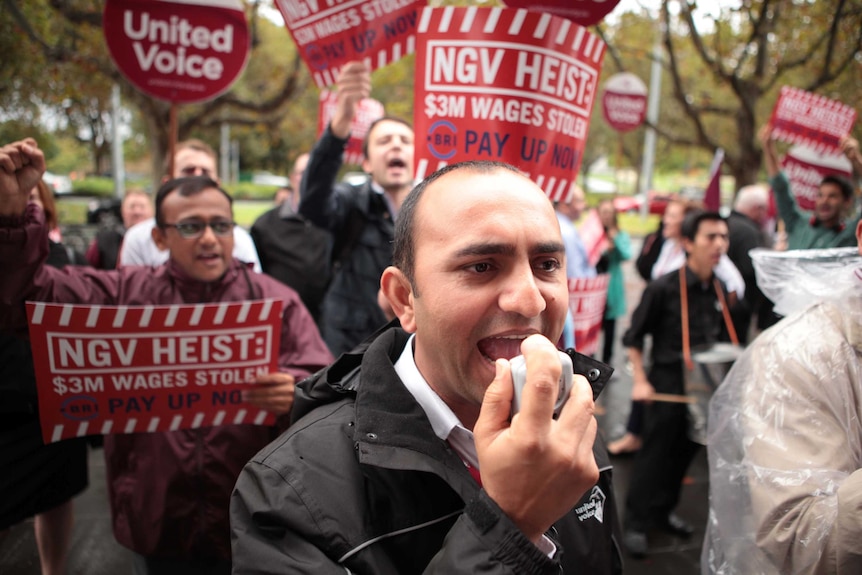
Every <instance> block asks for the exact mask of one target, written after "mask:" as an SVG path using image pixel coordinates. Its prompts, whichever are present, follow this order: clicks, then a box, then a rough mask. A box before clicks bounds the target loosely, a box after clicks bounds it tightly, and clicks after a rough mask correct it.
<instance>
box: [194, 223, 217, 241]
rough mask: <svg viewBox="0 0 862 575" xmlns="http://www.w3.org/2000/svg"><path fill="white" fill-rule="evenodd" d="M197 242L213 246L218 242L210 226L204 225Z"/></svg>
mask: <svg viewBox="0 0 862 575" xmlns="http://www.w3.org/2000/svg"><path fill="white" fill-rule="evenodd" d="M198 241H199V242H202V243H205V244H213V243H215V242H217V241H218V237H217V236H216V234H215V232H214V231H213V229H212V226H210V225H209V224H207V225H206V227H205V228H204V231H203V233H202V234H201V237H199V238H198Z"/></svg>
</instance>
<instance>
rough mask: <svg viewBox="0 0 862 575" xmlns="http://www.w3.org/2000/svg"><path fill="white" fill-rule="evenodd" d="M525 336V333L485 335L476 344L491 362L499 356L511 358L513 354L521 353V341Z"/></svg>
mask: <svg viewBox="0 0 862 575" xmlns="http://www.w3.org/2000/svg"><path fill="white" fill-rule="evenodd" d="M526 338H527V335H507V336H498V337H486V338H485V339H483V340H481V341H479V343H477V344H476V345H477V347H478V348H479V352H480V353H481V354H482V355H483V356H485V358H486V359H487V360H488V361H490V362H492V363H493V362H494V361H496V360H498V359H500V358H503V359H512V358H513V357H515V356H518V355H521V342H523V341H524V340H525V339H526Z"/></svg>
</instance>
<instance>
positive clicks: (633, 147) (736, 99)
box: [0, 0, 862, 186]
mask: <svg viewBox="0 0 862 575" xmlns="http://www.w3.org/2000/svg"><path fill="white" fill-rule="evenodd" d="M444 3H446V4H458V5H463V4H465V3H470V2H465V1H463V0H453V1H451V2H444ZM709 4H710V5H709V6H706V5H704V6H703V7H702V6H699V5H698V4H696V3H695V2H693V1H691V0H664V1H663V2H662V4H661V8H660V10H658V11H653V12H650V11H648V10H647V9H645V8H642V9H641V10H639V11H636V12H630V13H622V14H612V16H613V17H612V18H609V19H607V20H606V21H605V22H603V23H601V24H600V25H598V26H597V27H594V29H595V30H596V31H597V32H598V33H599V35H600V36H601V37H602V38H603V39H605V41H606V43H607V44H608V51H607V54H606V57H605V63H604V67H603V72H602V82H604V80H606V79H607V78H608V77H610V76H611V75H612V74H614V73H616V72H620V71H629V72H633V73H635V74H637V75H638V76H640V77H641V78H642V79H643V80H644V81H645V83H647V84H648V83H649V69H650V58H651V53H652V49H653V45H654V42H655V40H656V38H659V40H660V42H661V47H662V52H663V55H662V58H661V63H662V69H663V79H662V97H661V111H660V116H659V120H658V122H657V125H656V126H655V128H656V130H657V132H658V134H659V146H658V150H657V155H656V157H657V163H658V164H659V165H660V166H666V167H686V166H690V165H693V164H697V165H708V164H709V159H710V158H711V156H712V154H713V152H714V150H715V149H716V148H717V147H722V148H724V149H725V152H726V166H727V169H728V171H729V173H731V174H732V175H733V176H734V177H735V178H736V182H737V185H738V186H739V185H743V184H746V183H750V182H752V181H754V180H756V179H757V176H758V173H759V169H760V159H761V151H760V149H759V145H758V143H757V141H756V137H755V135H756V132H757V129H758V127H759V126H760V125H761V124H762V123H764V122H765V121H766V120H767V119H768V117H769V114H770V112H771V110H772V107H773V105H774V103H775V100H776V97H777V94H778V90H779V89H780V88H781V86H783V85H791V86H796V87H799V88H802V89H805V90H809V91H813V92H817V93H819V94H822V95H824V96H827V97H830V98H834V99H837V100H841V101H842V102H844V103H846V104H848V105H850V106H853V107H854V108H856V109H857V110H859V109H862V0H835V1H833V2H816V1H814V0H790V1H788V0H739V1H735V2H728V1H722V2H717V3H709ZM713 4H716V5H713ZM485 5H487V4H485ZM0 6H2V9H0V50H2V51H3V54H4V57H3V59H4V65H3V67H2V68H0V102H2V104H0V117H2V118H3V120H4V127H3V129H2V130H0V136H4V137H9V136H14V135H18V136H20V135H24V134H18V133H17V131H20V130H25V129H27V127H28V126H29V127H31V128H32V131H31V133H33V132H35V133H40V134H46V135H50V133H51V132H52V131H62V132H64V133H65V134H66V136H67V137H74V138H77V139H78V140H80V141H81V142H83V143H84V144H86V146H87V147H88V149H89V152H90V157H91V166H92V168H91V169H92V170H93V171H102V170H104V169H105V164H106V154H107V150H108V149H109V143H110V137H109V132H108V124H109V122H110V117H109V115H108V113H107V110H108V102H109V97H110V90H111V87H112V86H113V85H114V84H117V85H119V86H120V87H121V90H122V94H123V100H124V103H125V105H126V106H127V107H128V108H129V110H130V111H131V112H132V113H133V119H132V123H133V126H134V127H135V129H136V130H137V131H139V132H140V133H142V134H143V136H144V138H143V140H144V141H145V142H146V143H147V144H148V146H147V147H148V152H149V155H150V157H151V158H152V171H153V176H154V177H156V178H157V177H158V176H159V175H160V170H161V169H162V158H164V156H165V154H166V151H167V147H168V128H169V109H170V106H169V104H167V103H165V102H163V101H160V100H157V99H154V98H151V97H149V96H147V95H145V94H143V93H141V92H140V91H138V90H137V89H135V88H134V87H133V86H132V85H131V84H129V83H128V82H127V81H126V80H125V79H124V78H123V76H122V75H121V74H120V73H119V71H118V70H117V69H116V67H115V65H114V64H113V62H112V61H111V59H110V57H109V55H108V51H107V48H106V46H105V41H104V38H103V34H102V30H101V21H102V10H103V6H104V4H103V0H33V1H29V2H26V3H22V2H16V1H15V0H0ZM246 6H247V8H246V12H247V18H248V21H249V26H250V30H251V36H252V45H251V54H250V58H249V61H248V65H247V67H246V69H245V71H244V72H243V74H242V76H241V78H240V79H239V80H238V81H237V82H236V83H235V84H234V85H233V86H232V87H231V89H230V90H228V91H227V92H225V93H224V94H222V95H221V96H219V97H218V98H215V99H213V100H211V101H209V102H206V103H203V104H197V105H185V106H181V107H180V109H179V115H178V132H179V138H180V139H183V138H187V137H200V138H203V139H205V140H206V141H209V142H212V143H215V142H217V141H218V137H219V127H220V125H221V124H222V123H227V124H228V125H229V126H231V130H232V132H231V135H232V138H235V139H237V140H239V141H240V148H241V150H242V157H241V162H242V165H243V167H245V168H252V167H253V168H260V169H272V170H275V171H281V172H286V170H287V169H288V168H287V164H288V162H289V161H290V160H292V159H293V158H294V157H295V156H297V155H298V154H300V153H301V152H303V151H307V150H308V149H309V148H310V146H311V144H312V143H313V141H314V138H315V135H316V130H317V105H318V90H317V89H316V88H315V87H314V86H313V83H312V82H311V79H310V77H309V74H308V72H307V70H306V69H305V66H304V64H303V63H302V62H301V59H300V58H299V56H298V54H297V51H296V48H295V46H294V44H293V41H292V39H291V38H290V35H289V33H288V32H287V30H286V29H285V28H284V26H281V25H279V24H275V23H273V22H271V21H270V20H268V19H267V18H265V17H263V15H262V14H263V13H264V10H263V8H264V7H266V6H267V4H266V3H265V2H263V3H262V0H255V1H249V2H248V3H247V5H246ZM617 10H619V8H618V9H617ZM413 61H414V59H413V58H412V57H408V58H405V59H404V60H402V61H400V62H398V63H397V64H395V65H391V66H388V67H387V68H384V69H382V70H379V71H377V72H375V74H374V90H373V93H372V96H373V97H375V98H377V99H378V100H380V101H382V102H383V104H384V105H385V106H386V109H387V113H391V114H395V115H398V116H402V117H406V118H411V117H412V111H413ZM600 106H601V104H600V102H597V103H596V107H595V110H594V115H593V119H592V122H591V128H590V135H589V139H588V145H587V154H586V156H585V162H588V161H589V160H590V159H592V158H595V157H597V156H599V155H603V154H607V155H611V156H613V155H615V154H617V150H618V149H620V150H622V154H623V156H624V157H625V159H626V161H627V162H628V163H630V164H631V165H633V166H639V165H640V161H641V154H642V141H643V128H640V129H637V130H634V131H632V132H629V133H627V134H626V135H624V136H622V137H620V136H619V135H617V134H616V133H614V132H613V131H612V130H611V129H610V128H609V127H608V126H607V125H606V124H605V122H604V120H603V118H602V116H601V110H600ZM37 127H38V128H37ZM855 134H856V136H857V137H858V136H859V135H860V128H859V125H858V123H857V126H856V127H855Z"/></svg>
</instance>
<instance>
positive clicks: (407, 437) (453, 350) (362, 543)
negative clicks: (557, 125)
mask: <svg viewBox="0 0 862 575" xmlns="http://www.w3.org/2000/svg"><path fill="white" fill-rule="evenodd" d="M453 229H454V230H458V232H457V233H453V232H452V230H453ZM565 263H566V260H565V251H564V248H563V243H562V239H561V235H560V228H559V226H558V225H556V217H555V215H554V210H553V207H552V206H551V203H550V202H549V201H548V198H547V197H546V196H545V194H544V192H542V190H541V189H539V188H538V187H537V186H536V185H535V184H534V183H532V182H531V181H530V180H529V179H528V178H526V177H525V176H524V175H522V174H521V173H520V172H518V171H517V170H516V169H514V168H512V167H511V166H508V165H505V164H499V163H492V162H469V163H464V164H456V165H453V166H449V167H447V168H444V169H443V170H441V171H439V172H437V173H436V174H434V175H432V176H431V177H429V178H428V179H427V180H425V181H424V182H423V183H422V184H420V185H419V186H417V188H416V189H415V190H413V192H411V194H410V195H409V196H408V198H407V199H406V200H405V202H404V204H403V206H402V209H401V215H400V217H399V220H398V223H397V226H396V232H395V248H394V265H393V266H391V267H388V268H387V269H386V270H385V272H384V273H383V276H382V279H381V286H382V290H383V293H384V294H385V296H386V298H387V299H388V301H389V303H390V304H391V306H392V310H393V311H394V313H395V315H396V316H397V318H398V319H399V321H400V324H401V326H400V327H395V326H393V327H389V328H388V329H386V330H385V331H382V332H381V333H379V334H378V335H377V336H376V337H375V338H374V339H373V340H371V341H370V343H369V344H368V346H367V349H364V350H363V349H361V348H360V349H357V350H355V351H354V352H352V353H349V354H345V355H343V356H342V357H341V358H340V359H339V360H338V361H337V362H336V363H335V364H333V365H332V366H331V367H330V368H329V369H328V371H326V372H324V373H322V374H318V376H316V377H313V378H311V379H309V380H307V382H306V383H305V384H304V387H303V388H302V390H301V391H300V392H299V394H300V395H301V396H302V398H301V399H297V403H296V405H295V407H294V412H293V415H294V416H295V418H292V419H293V424H292V426H291V428H290V429H289V430H288V431H287V432H286V433H285V434H284V435H282V436H281V437H280V438H279V439H278V440H276V441H275V442H274V443H272V444H271V445H270V446H269V447H268V448H266V449H265V450H263V451H261V452H260V453H259V454H258V455H257V456H256V457H255V458H254V459H253V460H252V461H251V462H249V464H248V465H247V466H246V468H245V470H244V471H243V473H242V476H241V477H240V479H239V480H238V482H237V486H236V489H235V490H234V494H233V498H232V502H231V525H232V527H231V529H232V541H233V552H234V568H233V572H234V573H235V574H240V573H241V574H245V573H315V574H321V573H324V574H325V573H332V574H335V573H339V574H343V573H345V572H347V573H368V574H371V573H374V574H378V575H380V574H383V575H385V574H390V573H391V574H396V573H397V574H404V573H423V572H425V573H447V574H451V573H477V572H484V573H512V574H515V573H517V574H522V573H549V574H550V573H554V574H557V573H561V572H563V573H591V574H596V573H602V574H604V573H618V572H620V570H621V559H620V555H619V551H618V545H617V544H616V543H615V539H616V537H617V535H618V532H619V527H618V520H617V511H616V507H615V504H614V497H613V491H612V489H613V487H612V481H611V479H612V478H611V468H610V465H609V464H608V460H607V454H606V452H605V450H604V447H603V445H602V444H601V443H600V440H599V439H597V436H596V421H595V418H594V417H593V411H594V403H593V396H592V393H591V389H590V386H589V384H588V383H587V381H586V379H585V378H584V377H582V376H578V375H576V376H574V386H573V388H572V391H571V394H570V396H569V399H568V402H567V403H566V404H565V405H564V406H563V408H562V411H561V413H560V416H559V418H558V419H554V418H553V411H554V404H555V401H556V399H557V381H558V378H559V377H560V374H561V363H560V359H559V355H558V352H557V350H556V348H555V347H554V345H553V344H552V343H551V342H553V341H557V340H558V338H559V336H560V334H561V332H562V329H563V324H564V322H565V317H566V309H567V307H568V289H567V282H566V272H565ZM518 354H522V355H523V356H524V357H525V359H526V385H525V386H524V390H523V393H522V396H521V401H520V405H521V409H520V411H519V412H518V413H517V414H516V415H514V416H511V415H510V414H511V412H510V409H511V404H512V399H513V395H514V393H513V385H512V373H511V370H510V364H509V360H510V359H511V358H513V357H515V356H516V355H518ZM599 366H602V364H599ZM296 418H298V419H296Z"/></svg>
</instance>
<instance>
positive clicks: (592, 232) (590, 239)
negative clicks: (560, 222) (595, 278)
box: [578, 210, 608, 267]
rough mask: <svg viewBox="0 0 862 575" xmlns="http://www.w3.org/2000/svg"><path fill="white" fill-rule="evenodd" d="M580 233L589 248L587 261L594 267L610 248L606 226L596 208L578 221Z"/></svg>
mask: <svg viewBox="0 0 862 575" xmlns="http://www.w3.org/2000/svg"><path fill="white" fill-rule="evenodd" d="M578 235H579V236H581V242H583V244H584V249H586V250H587V262H589V264H590V265H591V266H593V267H596V264H597V263H599V260H600V259H602V254H603V253H605V250H607V249H608V236H607V234H605V226H604V225H602V220H601V218H600V217H599V213H598V211H596V210H590V211H588V212H587V213H586V214H584V216H583V217H582V218H581V220H580V221H579V222H578Z"/></svg>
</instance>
